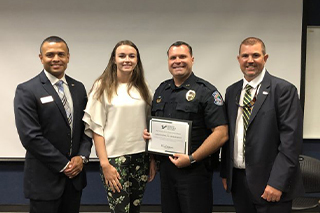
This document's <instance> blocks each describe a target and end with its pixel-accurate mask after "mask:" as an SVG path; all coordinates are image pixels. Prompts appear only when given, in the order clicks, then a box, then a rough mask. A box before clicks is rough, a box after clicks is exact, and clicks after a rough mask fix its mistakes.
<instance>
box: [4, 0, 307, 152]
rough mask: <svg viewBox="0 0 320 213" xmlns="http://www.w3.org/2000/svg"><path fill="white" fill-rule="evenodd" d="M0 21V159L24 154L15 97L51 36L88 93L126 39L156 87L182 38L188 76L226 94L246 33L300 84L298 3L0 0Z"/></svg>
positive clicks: (271, 66) (275, 69)
mask: <svg viewBox="0 0 320 213" xmlns="http://www.w3.org/2000/svg"><path fill="white" fill-rule="evenodd" d="M0 20H1V21H0V29H1V33H0V46H1V48H0V60H1V61H0V62H1V63H0V70H1V73H2V83H1V84H0V89H1V100H3V101H2V103H1V104H0V112H1V113H2V116H1V121H2V122H0V131H1V136H2V138H1V140H0V147H1V149H0V157H3V158H23V157H24V153H25V150H24V148H23V147H22V145H21V143H20V141H19V138H18V135H17V131H16V128H15V124H14V115H13V97H14V93H15V89H16V86H17V84H19V83H21V82H24V81H27V80H28V79H30V78H32V77H33V76H35V75H37V74H38V73H39V72H40V71H41V70H42V64H41V63H40V60H39V58H38V54H39V46H40V43H41V42H42V41H43V39H44V38H46V37H48V36H50V35H58V36H61V37H62V38H63V39H65V40H66V41H67V43H68V45H69V47H70V63H69V66H68V69H67V74H68V75H70V76H72V77H74V78H75V79H77V80H80V81H82V82H83V83H84V85H85V87H86V89H87V91H89V90H90V88H91V86H92V83H93V82H94V80H95V79H96V78H97V77H98V76H99V75H100V74H101V73H102V71H103V70H104V68H105V67H106V65H107V62H108V59H109V57H110V53H111V50H112V48H113V47H114V45H115V44H116V43H117V42H118V41H120V40H124V39H129V40H132V41H133V42H134V43H135V44H136V45H137V46H138V48H139V50H140V53H141V59H142V63H143V66H144V68H145V71H146V73H145V74H146V79H147V81H148V83H149V85H150V86H151V89H152V90H153V91H154V90H155V89H156V88H157V87H158V85H159V84H160V83H161V82H162V81H163V80H165V79H168V78H170V77H171V76H170V74H169V71H168V67H167V66H168V65H167V56H166V51H167V49H168V47H169V46H170V45H171V44H172V43H173V42H175V41H177V40H183V41H186V42H188V43H189V44H190V45H191V46H192V47H193V50H194V57H195V63H194V67H193V70H194V73H195V74H196V75H197V76H199V77H202V78H204V79H206V80H208V81H209V82H211V83H212V84H213V85H215V86H216V87H217V88H218V89H219V90H220V92H221V93H222V95H224V93H225V89H226V88H227V86H228V85H231V84H232V83H234V82H235V81H237V80H239V79H240V78H241V77H242V74H241V71H240V69H239V65H238V62H237V60H236V56H237V54H238V48H239V45H240V42H241V41H242V40H243V39H244V38H246V37H248V36H256V37H260V38H261V39H262V40H263V41H264V42H265V44H266V47H267V52H268V53H269V55H270V57H269V59H268V62H267V65H266V67H267V69H268V71H270V73H272V74H274V75H276V76H278V77H281V78H285V79H286V80H288V81H290V82H292V83H293V84H295V85H296V87H297V88H300V66H301V63H300V60H301V59H300V57H301V28H302V27H301V26H302V1H301V0H281V1H279V0H268V1H256V0H241V1H238V0H223V1H222V0H198V1H192V0H161V1H155V0H122V1H114V0H93V1H90V0H68V1H62V0H56V1H51V0H28V1H21V0H1V1H0ZM3 79H5V81H3ZM92 155H93V156H95V154H94V152H93V154H92Z"/></svg>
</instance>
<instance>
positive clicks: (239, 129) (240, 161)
mask: <svg viewBox="0 0 320 213" xmlns="http://www.w3.org/2000/svg"><path fill="white" fill-rule="evenodd" d="M265 73H266V69H265V68H263V70H262V72H261V73H260V74H259V75H258V76H257V77H256V78H255V79H253V80H252V81H250V82H248V81H247V80H246V79H245V78H243V85H242V90H241V95H240V99H239V105H241V106H242V105H243V97H244V94H245V92H246V90H245V86H246V85H247V84H249V85H250V86H251V87H252V89H251V91H250V93H251V98H254V96H255V94H258V93H259V88H260V84H261V82H262V80H263V78H264V75H265ZM257 98H258V97H257ZM242 111H243V109H242V107H238V114H237V120H236V129H235V135H234V152H233V160H234V161H233V162H234V167H235V168H238V169H245V158H244V156H243V153H244V152H243V131H244V128H243V118H242Z"/></svg>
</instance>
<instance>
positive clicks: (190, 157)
mask: <svg viewBox="0 0 320 213" xmlns="http://www.w3.org/2000/svg"><path fill="white" fill-rule="evenodd" d="M189 160H190V163H191V164H193V163H195V162H197V161H196V160H195V159H194V158H193V156H192V154H191V155H189Z"/></svg>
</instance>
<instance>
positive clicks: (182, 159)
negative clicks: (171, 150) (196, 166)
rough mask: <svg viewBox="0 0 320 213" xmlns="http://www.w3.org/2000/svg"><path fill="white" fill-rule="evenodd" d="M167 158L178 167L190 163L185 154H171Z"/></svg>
mask: <svg viewBox="0 0 320 213" xmlns="http://www.w3.org/2000/svg"><path fill="white" fill-rule="evenodd" d="M169 159H170V160H171V162H172V163H173V164H174V165H176V167H178V168H183V167H187V166H190V164H191V163H190V159H189V156H188V155H185V154H173V156H169Z"/></svg>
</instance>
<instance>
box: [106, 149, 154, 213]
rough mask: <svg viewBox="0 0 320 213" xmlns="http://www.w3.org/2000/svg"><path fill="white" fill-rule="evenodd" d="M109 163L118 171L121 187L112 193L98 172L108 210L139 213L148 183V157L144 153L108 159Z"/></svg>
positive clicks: (119, 212)
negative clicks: (105, 194) (104, 190)
mask: <svg viewBox="0 0 320 213" xmlns="http://www.w3.org/2000/svg"><path fill="white" fill-rule="evenodd" d="M109 163H110V164H111V165H112V166H113V167H114V168H115V169H116V170H117V171H118V173H119V174H120V177H121V179H120V180H119V181H120V183H121V186H122V190H121V191H120V192H112V190H111V189H110V187H108V186H107V185H106V183H105V178H104V175H103V173H102V170H100V175H101V178H102V182H103V185H104V187H105V189H106V192H107V198H108V202H109V206H110V210H111V212H113V213H124V212H125V213H139V212H140V205H141V201H142V197H143V194H144V191H145V187H146V184H147V181H148V174H149V165H150V163H149V156H148V155H146V154H145V153H139V154H133V155H124V156H120V157H116V158H109Z"/></svg>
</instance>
